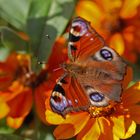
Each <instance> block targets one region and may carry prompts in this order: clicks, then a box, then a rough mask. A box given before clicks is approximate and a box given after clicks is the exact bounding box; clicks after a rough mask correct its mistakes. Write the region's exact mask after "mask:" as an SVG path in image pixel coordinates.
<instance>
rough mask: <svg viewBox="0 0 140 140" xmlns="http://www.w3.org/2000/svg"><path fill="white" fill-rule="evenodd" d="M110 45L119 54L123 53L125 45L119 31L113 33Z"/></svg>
mask: <svg viewBox="0 0 140 140" xmlns="http://www.w3.org/2000/svg"><path fill="white" fill-rule="evenodd" d="M110 46H111V47H112V48H113V49H115V50H116V51H117V52H118V53H119V54H120V55H123V53H124V50H125V45H124V40H123V37H122V35H121V34H119V33H116V34H114V35H113V36H112V37H111V39H110Z"/></svg>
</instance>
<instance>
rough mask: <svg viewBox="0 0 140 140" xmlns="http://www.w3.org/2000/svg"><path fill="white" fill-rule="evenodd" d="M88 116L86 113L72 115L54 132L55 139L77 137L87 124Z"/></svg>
mask: <svg viewBox="0 0 140 140" xmlns="http://www.w3.org/2000/svg"><path fill="white" fill-rule="evenodd" d="M89 118H90V116H89V114H88V113H87V112H81V113H76V114H73V115H71V116H69V117H67V118H66V120H65V121H64V122H63V124H61V125H59V126H58V127H57V128H56V129H55V130H54V136H55V137H56V138H57V139H68V138H71V137H73V136H75V135H77V134H78V133H79V132H80V131H81V130H82V129H83V127H84V126H85V125H86V123H87V122H88V120H89Z"/></svg>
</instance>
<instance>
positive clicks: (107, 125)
mask: <svg viewBox="0 0 140 140" xmlns="http://www.w3.org/2000/svg"><path fill="white" fill-rule="evenodd" d="M98 122H99V125H100V129H101V132H102V133H101V135H100V138H99V140H114V139H113V133H112V127H113V125H112V123H111V122H110V121H109V120H107V119H106V118H104V117H100V118H99V119H98ZM107 132H109V133H107Z"/></svg>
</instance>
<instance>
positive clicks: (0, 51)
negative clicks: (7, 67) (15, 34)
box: [0, 46, 10, 61]
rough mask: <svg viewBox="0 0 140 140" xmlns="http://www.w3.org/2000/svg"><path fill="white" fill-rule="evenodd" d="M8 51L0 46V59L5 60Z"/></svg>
mask: <svg viewBox="0 0 140 140" xmlns="http://www.w3.org/2000/svg"><path fill="white" fill-rule="evenodd" d="M9 53H10V50H9V49H8V48H5V47H1V46H0V61H5V60H6V58H7V57H8V55H9Z"/></svg>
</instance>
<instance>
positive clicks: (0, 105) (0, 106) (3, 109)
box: [0, 100, 10, 119]
mask: <svg viewBox="0 0 140 140" xmlns="http://www.w3.org/2000/svg"><path fill="white" fill-rule="evenodd" d="M9 111H10V108H9V106H8V105H7V104H6V102H4V101H2V100H0V119H1V118H4V117H5V116H6V115H7V114H8V113H9Z"/></svg>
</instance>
